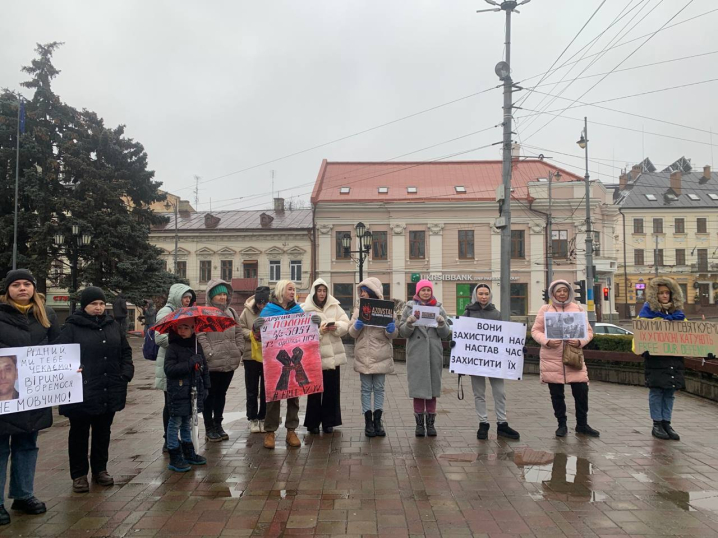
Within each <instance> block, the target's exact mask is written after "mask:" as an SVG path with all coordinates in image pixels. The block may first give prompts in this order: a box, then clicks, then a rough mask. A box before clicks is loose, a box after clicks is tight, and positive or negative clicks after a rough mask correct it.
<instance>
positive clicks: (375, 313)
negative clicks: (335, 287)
mask: <svg viewBox="0 0 718 538" xmlns="http://www.w3.org/2000/svg"><path fill="white" fill-rule="evenodd" d="M359 320H361V321H362V323H364V325H369V326H370V327H386V326H387V325H389V323H391V322H392V321H394V301H384V300H383V299H359Z"/></svg>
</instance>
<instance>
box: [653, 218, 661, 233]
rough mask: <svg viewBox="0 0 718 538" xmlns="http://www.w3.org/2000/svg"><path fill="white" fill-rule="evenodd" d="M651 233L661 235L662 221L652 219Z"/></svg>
mask: <svg viewBox="0 0 718 538" xmlns="http://www.w3.org/2000/svg"><path fill="white" fill-rule="evenodd" d="M653 233H654V234H662V233H663V219H653Z"/></svg>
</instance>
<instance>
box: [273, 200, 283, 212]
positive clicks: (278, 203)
mask: <svg viewBox="0 0 718 538" xmlns="http://www.w3.org/2000/svg"><path fill="white" fill-rule="evenodd" d="M274 212H275V213H284V198H275V199H274Z"/></svg>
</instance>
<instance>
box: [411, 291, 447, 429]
mask: <svg viewBox="0 0 718 538" xmlns="http://www.w3.org/2000/svg"><path fill="white" fill-rule="evenodd" d="M416 289H417V292H416V295H414V300H413V301H409V302H408V303H406V305H405V306H404V311H403V312H402V314H401V321H400V322H399V336H400V337H402V338H406V372H407V377H408V380H409V397H410V398H414V418H415V419H416V430H415V432H414V433H415V435H416V437H424V435H425V434H426V435H428V436H429V437H435V436H436V428H435V427H434V422H435V421H436V398H438V397H439V396H441V372H442V370H443V368H444V347H443V345H442V343H441V339H442V338H446V337H447V336H449V335H450V334H451V329H450V328H449V326H448V325H447V324H446V317H447V316H446V312H445V311H444V309H443V308H442V307H441V303H439V302H438V301H437V300H436V297H434V285H433V284H432V283H431V282H430V281H429V280H420V281H419V282H418V283H417V285H416ZM419 307H422V309H423V307H429V308H428V309H425V310H424V312H422V311H421V310H419ZM422 313H423V314H425V315H424V316H422ZM417 314H418V315H417ZM426 318H428V320H427V319H426ZM425 418H426V428H425V427H424V419H425Z"/></svg>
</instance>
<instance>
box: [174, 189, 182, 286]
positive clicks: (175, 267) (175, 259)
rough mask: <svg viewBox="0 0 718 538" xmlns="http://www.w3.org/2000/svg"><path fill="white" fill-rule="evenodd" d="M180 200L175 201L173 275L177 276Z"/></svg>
mask: <svg viewBox="0 0 718 538" xmlns="http://www.w3.org/2000/svg"><path fill="white" fill-rule="evenodd" d="M179 202H180V199H179V198H177V199H176V200H175V203H174V206H175V208H174V209H175V256H174V270H173V273H174V274H175V275H176V274H177V250H178V248H179V233H178V232H177V206H178V205H179Z"/></svg>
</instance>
